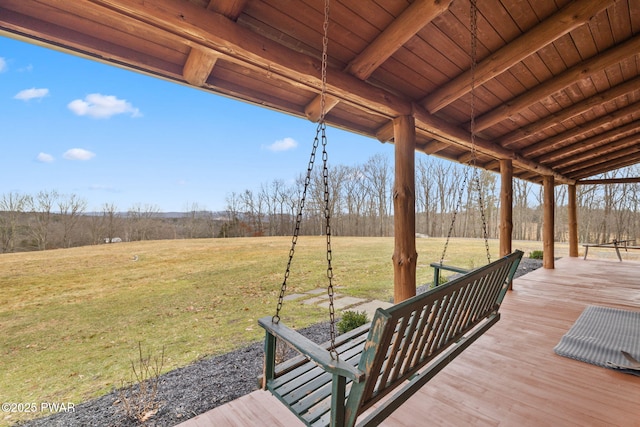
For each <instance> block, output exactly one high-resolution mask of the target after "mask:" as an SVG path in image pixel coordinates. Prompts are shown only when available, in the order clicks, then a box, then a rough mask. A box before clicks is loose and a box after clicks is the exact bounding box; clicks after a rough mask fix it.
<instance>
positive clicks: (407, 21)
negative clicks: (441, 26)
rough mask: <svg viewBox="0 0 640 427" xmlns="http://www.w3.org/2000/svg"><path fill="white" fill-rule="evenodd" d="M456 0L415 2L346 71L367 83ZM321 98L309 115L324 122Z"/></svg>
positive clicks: (330, 104) (307, 111)
mask: <svg viewBox="0 0 640 427" xmlns="http://www.w3.org/2000/svg"><path fill="white" fill-rule="evenodd" d="M451 1H452V0H446V1H440V0H417V1H414V2H413V3H411V4H410V5H409V6H408V7H407V8H406V9H405V10H404V12H402V14H401V15H400V16H399V17H397V18H396V19H395V20H393V21H392V22H391V24H390V25H389V26H388V27H387V28H386V29H385V30H384V31H383V32H382V33H381V34H380V35H379V36H378V37H377V38H376V39H375V40H374V41H373V42H371V43H370V44H368V45H367V47H366V48H365V49H364V50H363V51H362V52H360V54H359V55H358V56H356V57H355V58H354V59H353V60H352V61H351V62H350V63H349V64H348V65H347V67H346V68H345V72H347V73H349V74H351V75H353V76H355V77H357V78H358V79H360V80H367V79H368V78H369V77H370V76H371V74H372V73H373V72H374V71H375V70H376V69H377V68H378V67H379V66H380V65H382V63H384V61H386V60H387V59H389V57H390V56H391V55H393V54H394V53H395V52H396V51H397V50H398V49H400V48H401V47H402V45H404V44H405V43H406V42H407V41H408V40H409V39H410V38H411V37H413V36H415V35H416V33H417V32H418V31H420V29H422V28H423V27H424V26H425V25H427V24H428V23H429V22H431V21H432V20H433V19H434V18H436V17H437V16H439V15H440V14H442V13H443V12H444V11H445V10H447V8H448V7H449V4H450V3H451ZM319 98H320V95H318V96H317V97H316V98H314V99H313V101H311V102H310V103H309V105H307V107H306V108H305V115H306V116H307V118H308V119H309V120H311V121H312V122H317V121H318V120H320V113H319V109H320V108H319V107H318V105H319V104H320V99H319ZM339 102H340V100H339V99H337V98H333V99H332V100H331V102H327V104H326V107H325V113H327V112H329V111H330V110H331V109H332V108H333V107H335V106H336V105H338V103H339Z"/></svg>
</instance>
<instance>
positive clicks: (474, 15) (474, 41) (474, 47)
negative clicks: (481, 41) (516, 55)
mask: <svg viewBox="0 0 640 427" xmlns="http://www.w3.org/2000/svg"><path fill="white" fill-rule="evenodd" d="M470 3H471V10H470V12H469V19H470V21H471V22H470V24H469V27H470V30H471V102H470V108H471V112H470V116H471V123H470V124H469V127H470V131H471V163H472V166H473V167H475V165H476V157H477V153H476V66H477V63H478V61H477V55H478V7H477V5H476V0H470Z"/></svg>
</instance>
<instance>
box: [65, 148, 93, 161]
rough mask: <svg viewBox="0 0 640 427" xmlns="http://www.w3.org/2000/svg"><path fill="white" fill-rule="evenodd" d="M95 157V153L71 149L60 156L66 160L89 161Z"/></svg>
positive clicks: (82, 149) (81, 149)
mask: <svg viewBox="0 0 640 427" xmlns="http://www.w3.org/2000/svg"><path fill="white" fill-rule="evenodd" d="M95 156H96V153H92V152H91V151H88V150H85V149H84V148H72V149H70V150H67V151H66V152H65V153H64V154H63V155H62V157H64V158H65V159H67V160H91V159H92V158H94V157H95Z"/></svg>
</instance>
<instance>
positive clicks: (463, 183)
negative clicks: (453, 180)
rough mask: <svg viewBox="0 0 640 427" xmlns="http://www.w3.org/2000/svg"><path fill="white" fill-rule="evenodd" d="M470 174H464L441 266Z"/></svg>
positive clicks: (466, 172) (441, 257)
mask: <svg viewBox="0 0 640 427" xmlns="http://www.w3.org/2000/svg"><path fill="white" fill-rule="evenodd" d="M468 175H469V173H468V171H467V170H465V172H464V179H463V180H462V184H461V185H460V193H459V194H458V201H457V202H456V206H455V208H454V209H453V217H452V218H451V225H450V226H449V232H448V233H447V240H446V241H445V242H444V249H443V250H442V255H441V256H440V265H442V263H443V262H444V257H445V255H446V254H447V248H448V247H449V240H450V239H451V236H452V235H453V227H454V225H455V224H456V217H457V216H458V211H459V210H460V206H462V196H463V194H464V189H465V187H466V186H467V177H468Z"/></svg>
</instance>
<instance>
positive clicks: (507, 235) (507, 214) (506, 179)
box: [500, 159, 513, 257]
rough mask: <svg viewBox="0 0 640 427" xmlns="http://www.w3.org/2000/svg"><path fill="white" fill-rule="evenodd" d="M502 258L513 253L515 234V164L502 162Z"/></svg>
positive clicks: (509, 161)
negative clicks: (513, 235) (512, 241)
mask: <svg viewBox="0 0 640 427" xmlns="http://www.w3.org/2000/svg"><path fill="white" fill-rule="evenodd" d="M500 178H501V180H500V256H501V257H502V256H507V255H509V254H510V253H511V250H512V248H511V238H512V234H513V163H512V162H511V160H509V159H506V160H500Z"/></svg>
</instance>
